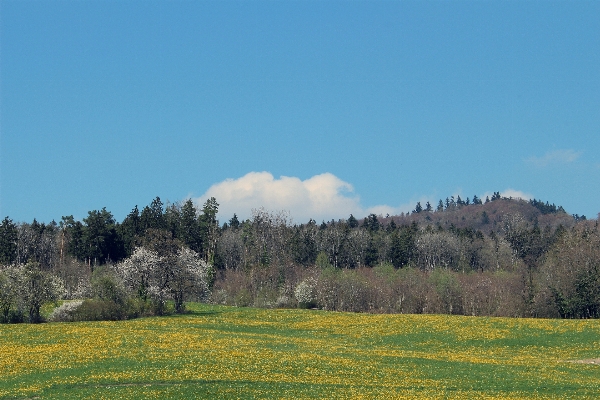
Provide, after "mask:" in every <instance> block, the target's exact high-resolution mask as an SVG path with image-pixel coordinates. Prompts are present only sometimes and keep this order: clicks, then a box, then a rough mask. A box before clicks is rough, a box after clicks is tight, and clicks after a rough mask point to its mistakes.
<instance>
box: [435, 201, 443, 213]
mask: <svg viewBox="0 0 600 400" xmlns="http://www.w3.org/2000/svg"><path fill="white" fill-rule="evenodd" d="M436 211H444V202H443V201H442V199H440V201H439V202H438V206H437V209H436Z"/></svg>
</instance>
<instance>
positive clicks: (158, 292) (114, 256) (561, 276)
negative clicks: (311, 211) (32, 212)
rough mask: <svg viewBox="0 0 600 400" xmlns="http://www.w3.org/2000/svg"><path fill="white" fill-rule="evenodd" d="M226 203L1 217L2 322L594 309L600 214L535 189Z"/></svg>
mask: <svg viewBox="0 0 600 400" xmlns="http://www.w3.org/2000/svg"><path fill="white" fill-rule="evenodd" d="M218 207H219V204H218V202H217V200H216V199H214V198H211V199H209V200H207V201H206V202H205V203H204V204H203V205H202V207H201V208H200V207H197V206H196V205H195V204H194V203H193V202H192V200H189V199H188V200H186V201H182V202H179V203H172V204H164V203H163V202H162V201H161V199H160V198H159V197H156V198H155V199H154V200H152V202H151V203H150V204H149V205H147V206H145V207H143V209H142V210H141V211H140V210H139V208H138V207H137V206H135V207H134V208H133V209H132V210H131V212H130V213H129V214H128V215H127V216H126V217H125V219H124V220H123V221H121V222H118V221H116V220H115V218H114V216H113V215H112V213H111V212H110V211H108V210H106V209H105V208H103V209H101V210H93V211H89V212H88V215H87V217H86V218H83V220H81V221H78V220H76V219H75V218H74V217H73V216H63V217H62V218H61V220H60V222H58V223H57V222H55V221H52V222H50V223H40V222H38V221H36V220H35V219H34V220H33V221H32V222H30V223H27V222H14V221H12V220H11V219H10V218H9V217H6V218H4V220H3V221H2V223H1V225H0V321H1V322H5V323H7V322H8V323H14V322H41V321H42V320H44V317H43V316H42V312H41V309H42V307H43V305H44V304H45V303H48V302H58V301H61V304H62V305H61V306H60V307H57V308H56V309H55V310H54V311H53V312H52V314H51V315H50V316H49V317H48V319H49V320H56V321H73V320H102V319H113V320H116V319H128V318H135V317H138V316H144V315H162V314H166V313H172V312H176V313H181V312H185V302H187V301H204V302H211V303H214V304H224V305H234V306H240V307H241V306H252V307H268V308H274V307H302V308H319V309H324V310H333V311H352V312H370V313H412V314H421V313H429V314H460V315H475V316H510V317H541V318H598V316H599V315H600V234H599V232H598V220H597V219H596V220H588V219H586V217H585V216H579V215H570V214H568V213H567V212H566V211H565V210H564V209H563V207H561V206H556V205H554V204H550V203H548V202H543V201H541V200H529V201H524V200H521V199H512V198H503V197H501V195H500V193H499V192H494V195H493V196H492V197H491V198H486V199H485V200H482V199H479V198H478V197H477V196H474V197H473V199H469V198H467V199H465V200H463V199H461V198H460V196H458V197H457V198H456V199H455V198H454V197H453V196H452V197H449V198H446V199H445V200H440V201H439V202H438V204H437V205H436V206H435V207H434V206H432V205H431V204H430V203H427V204H425V205H421V204H420V203H417V204H416V206H415V209H414V210H413V211H412V212H409V213H405V214H404V213H403V214H400V215H396V216H390V215H386V216H381V215H379V216H378V215H374V214H371V215H369V216H367V217H366V218H364V219H360V220H359V219H357V218H355V217H354V216H353V215H350V216H348V218H347V219H342V220H337V221H335V220H331V221H322V222H321V223H318V222H317V221H314V220H310V221H309V222H307V223H299V224H298V223H294V222H293V220H292V218H291V216H290V215H289V213H287V212H285V211H270V210H265V209H262V208H261V209H255V210H252V217H251V218H249V219H247V220H242V221H240V220H239V219H238V217H237V216H236V215H235V214H234V215H233V216H232V217H231V218H230V219H229V220H227V222H224V223H220V222H219V220H218V219H217V214H218Z"/></svg>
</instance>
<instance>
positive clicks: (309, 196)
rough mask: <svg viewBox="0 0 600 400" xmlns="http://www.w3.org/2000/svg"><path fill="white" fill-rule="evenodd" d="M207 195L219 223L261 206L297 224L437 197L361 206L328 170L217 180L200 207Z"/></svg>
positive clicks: (397, 209) (381, 211) (401, 208)
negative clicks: (284, 213)
mask: <svg viewBox="0 0 600 400" xmlns="http://www.w3.org/2000/svg"><path fill="white" fill-rule="evenodd" d="M492 194H493V193H491V192H488V193H485V194H484V195H483V196H481V198H482V199H485V197H486V196H489V197H490V198H491V197H492ZM500 194H501V196H502V197H512V198H513V199H514V198H522V199H525V200H527V199H532V198H533V196H532V195H530V194H528V193H524V192H521V191H518V190H514V189H506V190H504V191H503V192H501V193H500ZM210 197H214V198H216V199H217V202H218V203H219V215H218V218H219V220H220V221H221V222H226V221H227V220H229V218H231V217H232V216H233V214H234V213H235V214H237V216H238V218H239V219H240V220H244V219H247V218H251V216H252V209H258V208H261V207H264V208H265V209H266V210H269V211H280V210H284V211H289V213H290V216H291V217H292V219H293V221H294V222H296V223H304V222H307V221H308V220H309V219H310V218H312V219H314V220H316V221H317V222H320V221H322V220H325V221H330V220H331V219H336V220H337V219H340V218H342V219H345V218H348V217H349V216H350V214H353V215H354V216H355V217H356V218H358V219H360V218H364V217H366V216H367V215H369V214H375V215H382V216H385V215H387V214H389V215H399V214H400V213H403V212H404V213H408V212H410V211H412V210H413V209H414V208H415V205H416V204H417V201H420V202H421V206H422V207H425V205H426V204H427V201H429V202H430V203H431V206H432V207H433V208H434V209H435V208H436V207H437V200H434V199H433V198H432V197H431V196H423V197H421V198H418V199H412V200H411V201H410V202H408V203H405V204H401V205H398V206H390V205H386V204H381V205H375V206H371V207H364V206H363V205H362V204H361V202H360V197H359V196H358V195H357V194H355V193H354V188H353V186H352V185H351V184H350V183H348V182H345V181H343V180H341V179H340V178H338V177H336V176H335V175H333V174H331V173H328V172H326V173H323V174H320V175H315V176H313V177H311V178H308V179H305V180H301V179H300V178H297V177H291V176H281V177H279V178H275V177H274V176H273V175H272V174H271V173H269V172H250V173H248V174H246V175H244V176H242V177H240V178H236V179H226V180H224V181H223V182H219V183H216V184H214V185H212V186H211V187H210V188H209V189H208V190H207V191H206V193H204V194H203V195H202V196H200V197H198V198H195V199H193V200H194V201H195V202H196V204H197V205H198V206H200V207H201V206H202V204H203V203H204V202H205V201H206V199H208V198H210ZM455 197H457V196H456V195H455Z"/></svg>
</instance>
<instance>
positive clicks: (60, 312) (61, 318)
mask: <svg viewBox="0 0 600 400" xmlns="http://www.w3.org/2000/svg"><path fill="white" fill-rule="evenodd" d="M82 303H83V300H72V301H66V302H64V303H63V304H62V305H60V306H59V307H56V308H55V309H54V310H53V311H52V313H51V314H50V315H49V316H48V321H52V322H73V321H75V315H76V313H77V309H78V308H79V306H81V304H82Z"/></svg>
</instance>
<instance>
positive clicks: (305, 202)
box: [195, 172, 364, 222]
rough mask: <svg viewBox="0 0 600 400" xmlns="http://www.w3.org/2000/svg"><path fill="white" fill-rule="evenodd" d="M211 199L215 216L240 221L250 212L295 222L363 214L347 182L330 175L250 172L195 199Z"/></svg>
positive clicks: (222, 183) (198, 200) (229, 180)
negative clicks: (261, 211)
mask: <svg viewBox="0 0 600 400" xmlns="http://www.w3.org/2000/svg"><path fill="white" fill-rule="evenodd" d="M210 197H215V198H216V199H217V201H218V202H219V216H220V218H221V219H222V220H224V219H229V218H230V217H231V216H233V214H234V213H236V214H237V215H238V217H240V218H241V219H246V218H250V216H251V214H252V209H258V208H261V207H263V208H265V209H267V210H271V211H279V210H286V211H289V212H290V215H291V217H292V218H293V219H294V221H296V222H306V221H308V220H309V219H310V218H313V219H315V220H317V221H319V220H321V219H327V220H330V219H332V218H335V219H339V218H348V216H350V214H353V215H355V216H361V215H362V214H363V213H364V210H363V208H362V207H361V206H360V199H359V197H358V196H357V195H355V194H354V188H353V187H352V185H351V184H349V183H348V182H345V181H343V180H341V179H340V178H338V177H336V176H335V175H333V174H330V173H324V174H320V175H315V176H313V177H311V178H308V179H305V180H301V179H300V178H297V177H291V176H281V177H280V178H275V177H274V176H273V175H272V174H271V173H269V172H250V173H248V174H246V175H244V176H242V177H241V178H237V179H226V180H225V181H223V182H220V183H217V184H214V185H212V186H211V187H210V188H209V189H208V190H207V191H206V193H204V194H203V195H202V196H200V197H199V198H197V199H195V200H196V202H197V203H199V204H201V203H203V202H204V201H206V199H208V198H210Z"/></svg>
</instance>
